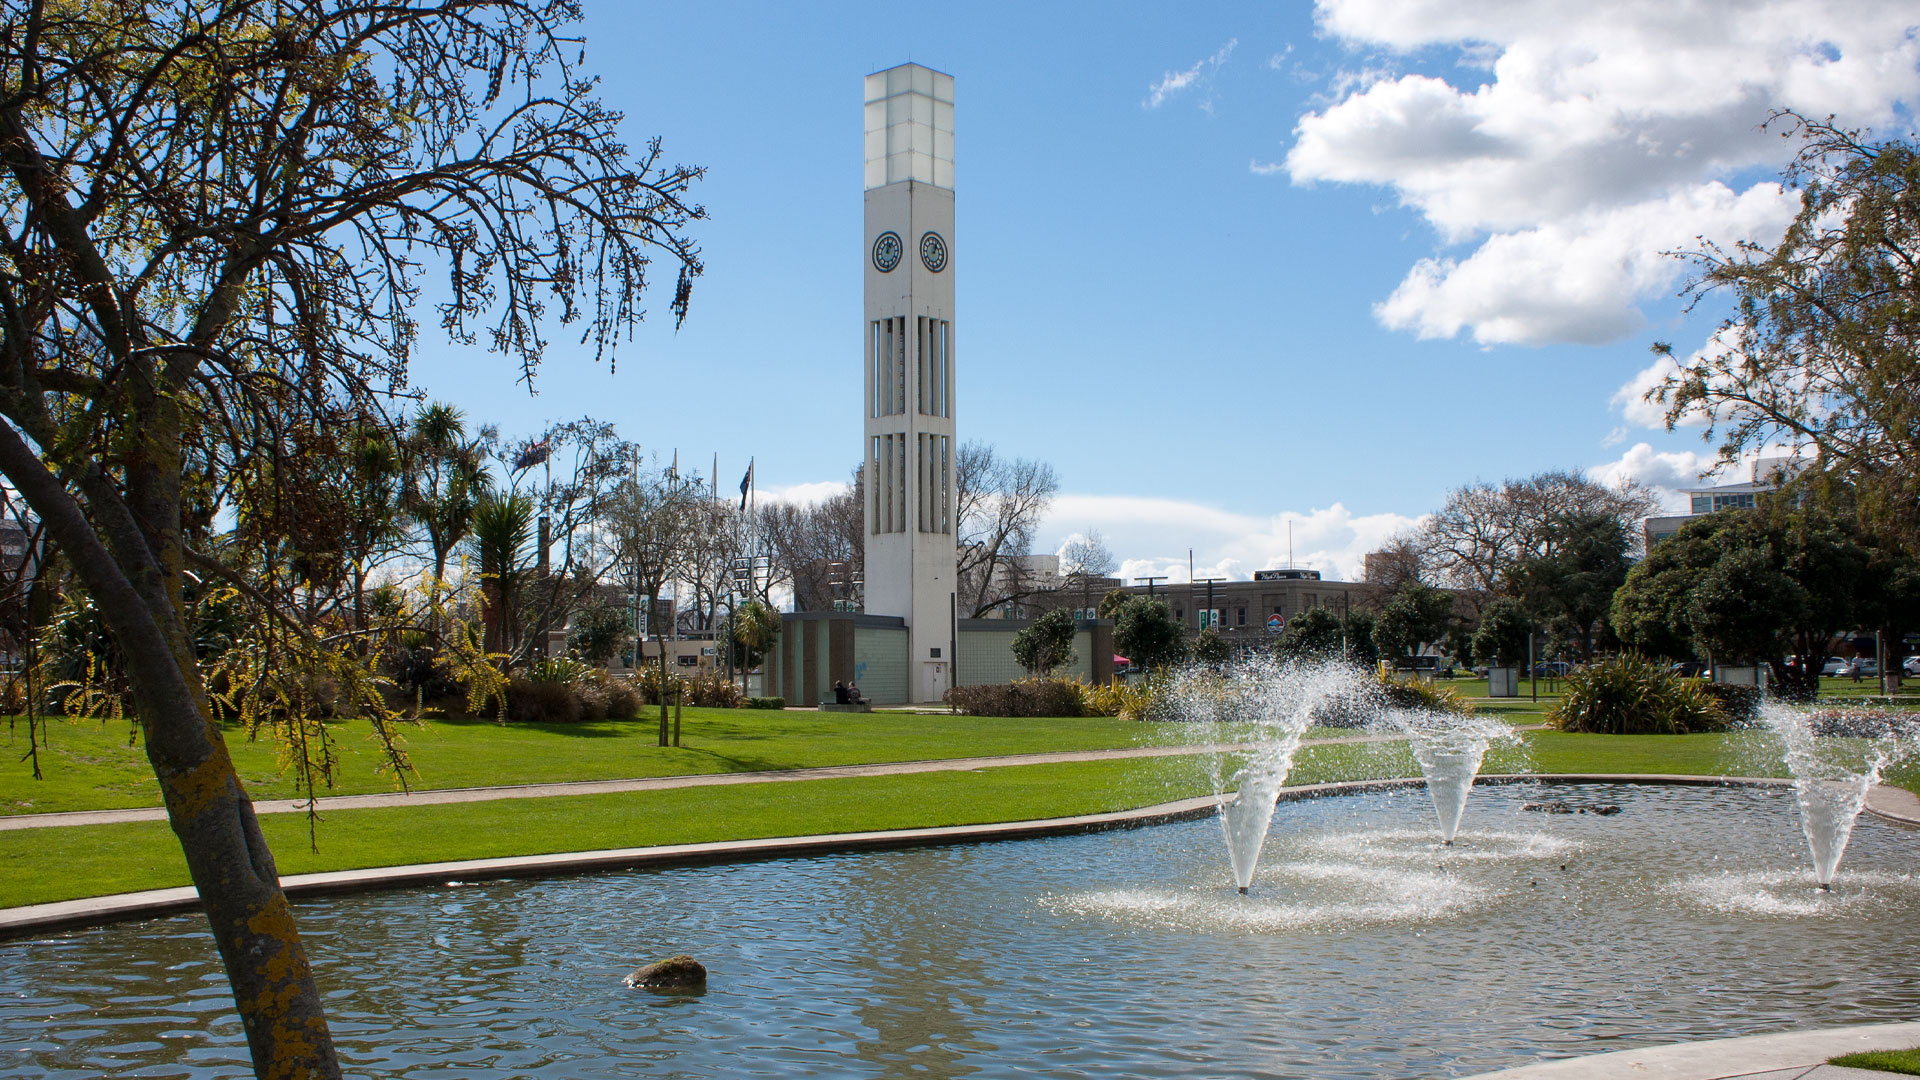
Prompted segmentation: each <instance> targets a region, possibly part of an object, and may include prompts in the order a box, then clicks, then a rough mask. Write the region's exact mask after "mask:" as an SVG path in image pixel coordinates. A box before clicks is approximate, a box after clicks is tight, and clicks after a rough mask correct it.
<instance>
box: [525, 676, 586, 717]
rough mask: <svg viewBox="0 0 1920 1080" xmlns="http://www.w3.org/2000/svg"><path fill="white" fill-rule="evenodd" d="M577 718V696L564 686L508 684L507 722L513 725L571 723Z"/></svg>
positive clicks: (579, 714)
mask: <svg viewBox="0 0 1920 1080" xmlns="http://www.w3.org/2000/svg"><path fill="white" fill-rule="evenodd" d="M580 716H581V707H580V695H579V693H578V692H577V691H576V690H575V689H574V688H573V687H571V686H569V685H567V684H566V683H555V682H533V681H532V680H530V679H523V678H519V677H517V676H516V677H515V678H513V679H511V680H509V681H508V682H507V719H508V720H510V721H512V722H514V723H516V724H571V723H575V722H577V721H578V720H579V719H580Z"/></svg>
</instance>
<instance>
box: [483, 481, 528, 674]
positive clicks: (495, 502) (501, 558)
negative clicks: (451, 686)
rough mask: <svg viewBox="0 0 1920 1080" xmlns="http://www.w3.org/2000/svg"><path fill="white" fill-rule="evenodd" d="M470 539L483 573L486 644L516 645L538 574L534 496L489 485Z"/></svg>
mask: <svg viewBox="0 0 1920 1080" xmlns="http://www.w3.org/2000/svg"><path fill="white" fill-rule="evenodd" d="M467 543H468V544H469V545H470V546H471V547H472V548H473V558H474V562H475V564H477V565H476V568H477V569H478V571H479V573H480V598H481V607H482V610H481V613H480V622H481V625H482V626H484V627H485V628H486V630H485V636H484V639H483V641H482V647H483V648H485V649H486V651H488V652H490V653H507V652H511V651H512V650H513V647H514V645H515V644H516V643H517V642H518V640H519V635H520V622H519V615H520V608H521V605H522V604H523V603H524V602H525V601H526V594H527V588H528V586H529V585H530V584H531V580H532V575H533V560H532V558H531V557H530V556H529V554H528V548H529V547H531V546H532V544H533V500H532V499H530V498H528V497H527V496H525V495H522V494H520V493H519V492H517V491H513V492H499V491H488V492H486V493H484V494H482V495H481V496H480V501H479V502H478V503H477V504H475V506H474V508H473V529H472V532H471V534H470V535H469V537H468V540H467Z"/></svg>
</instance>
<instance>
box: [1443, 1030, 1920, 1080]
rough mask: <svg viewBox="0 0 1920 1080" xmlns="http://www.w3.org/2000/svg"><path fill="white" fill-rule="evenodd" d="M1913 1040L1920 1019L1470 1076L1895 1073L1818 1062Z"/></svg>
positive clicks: (1532, 1079) (1902, 1046) (1675, 1046)
mask: <svg viewBox="0 0 1920 1080" xmlns="http://www.w3.org/2000/svg"><path fill="white" fill-rule="evenodd" d="M1915 1046H1920V1023H1915V1022H1912V1021H1907V1022H1904V1023H1891V1024H1861V1025H1857V1026H1854V1027H1839V1028H1809V1029H1806V1030H1801V1031H1782V1032H1776V1033H1774V1034H1772V1035H1743V1036H1740V1037H1739V1038H1733V1039H1706V1040H1701V1041H1697V1042H1683V1043H1667V1044H1664V1045H1661V1046H1643V1047H1640V1048H1638V1049H1635V1050H1615V1051H1613V1052H1611V1053H1606V1054H1591V1055H1588V1056H1586V1057H1574V1058H1561V1059H1560V1060H1557V1061H1542V1062H1536V1063H1534V1064H1532V1065H1522V1066H1520V1067H1519V1068H1517V1069H1507V1070H1504V1071H1502V1072H1492V1073H1482V1074H1480V1075H1478V1076H1473V1077H1468V1078H1466V1080H1612V1078H1614V1077H1621V1076H1632V1077H1644V1078H1645V1080H1734V1078H1738V1077H1753V1078H1755V1080H1758V1078H1759V1077H1766V1078H1767V1080H1784V1078H1785V1077H1788V1076H1792V1077H1799V1076H1803V1075H1808V1074H1807V1073H1804V1072H1802V1071H1801V1070H1809V1069H1811V1070H1812V1072H1811V1078H1812V1080H1817V1078H1819V1077H1821V1076H1823V1075H1833V1076H1836V1077H1837V1076H1842V1075H1845V1076H1860V1075H1865V1076H1886V1077H1891V1076H1893V1075H1894V1074H1892V1073H1881V1072H1874V1073H1862V1072H1858V1071H1856V1070H1837V1069H1831V1068H1818V1067H1817V1066H1821V1065H1823V1063H1825V1062H1826V1061H1827V1060H1828V1059H1829V1058H1836V1057H1839V1056H1840V1055H1841V1054H1857V1053H1861V1052H1863V1051H1867V1050H1907V1049H1911V1048H1913V1047H1915Z"/></svg>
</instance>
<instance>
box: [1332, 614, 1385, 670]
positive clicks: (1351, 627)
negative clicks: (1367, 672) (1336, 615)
mask: <svg viewBox="0 0 1920 1080" xmlns="http://www.w3.org/2000/svg"><path fill="white" fill-rule="evenodd" d="M1341 621H1342V623H1343V624H1344V625H1345V626H1346V634H1347V659H1348V660H1351V661H1353V662H1354V663H1356V664H1365V665H1367V666H1368V667H1371V666H1373V665H1374V664H1377V663H1379V662H1380V645H1379V642H1378V641H1376V640H1375V638H1374V632H1375V630H1377V629H1378V627H1379V620H1377V619H1376V618H1374V615H1373V612H1371V611H1350V612H1348V613H1347V614H1346V615H1345V617H1343V618H1342V620H1341Z"/></svg>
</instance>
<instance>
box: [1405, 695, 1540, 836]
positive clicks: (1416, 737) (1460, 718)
mask: <svg viewBox="0 0 1920 1080" xmlns="http://www.w3.org/2000/svg"><path fill="white" fill-rule="evenodd" d="M1370 726H1372V727H1375V728H1381V729H1385V730H1389V731H1393V732H1397V733H1399V734H1401V735H1404V736H1406V738H1407V742H1408V743H1409V744H1410V745H1411V746H1412V748H1413V758H1414V760H1415V761H1418V762H1419V763H1420V772H1421V773H1422V774H1423V775H1425V776H1426V778H1427V794H1428V795H1430V796H1432V797H1433V810H1434V813H1435V815H1437V816H1438V817H1439V819H1440V842H1441V843H1443V844H1448V845H1451V844H1452V843H1453V838H1454V836H1455V835H1456V834H1457V833H1458V832H1459V831H1460V815H1461V814H1462V813H1464V812H1465V811H1466V808H1467V796H1468V795H1469V794H1470V793H1471V792H1472V791H1473V780H1474V777H1476V776H1478V775H1479V774H1480V763H1481V762H1482V761H1483V760H1485V758H1486V755H1487V748H1488V747H1490V746H1494V745H1496V744H1498V745H1512V744H1515V743H1518V742H1519V741H1520V737H1519V736H1518V735H1515V734H1514V732H1513V729H1512V728H1510V727H1508V726H1507V725H1506V724H1505V723H1504V722H1502V721H1500V720H1497V719H1490V718H1488V717H1483V716H1475V715H1472V714H1470V713H1452V712H1439V711H1435V710H1429V709H1399V708H1389V709H1384V710H1382V711H1381V712H1380V714H1379V718H1378V719H1377V720H1375V721H1374V722H1373V724H1371V725H1370Z"/></svg>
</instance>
